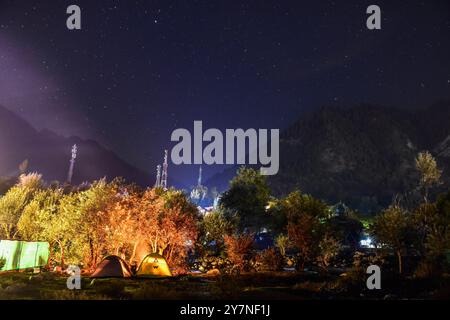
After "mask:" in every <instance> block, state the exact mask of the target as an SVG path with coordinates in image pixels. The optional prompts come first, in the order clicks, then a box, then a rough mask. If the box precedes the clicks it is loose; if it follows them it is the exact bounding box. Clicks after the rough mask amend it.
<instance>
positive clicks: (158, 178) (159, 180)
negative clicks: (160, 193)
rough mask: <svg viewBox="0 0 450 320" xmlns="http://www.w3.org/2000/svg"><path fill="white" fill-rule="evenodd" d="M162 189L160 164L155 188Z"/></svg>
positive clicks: (157, 169) (157, 168)
mask: <svg viewBox="0 0 450 320" xmlns="http://www.w3.org/2000/svg"><path fill="white" fill-rule="evenodd" d="M159 187H161V165H160V164H158V165H157V166H156V183H155V188H159Z"/></svg>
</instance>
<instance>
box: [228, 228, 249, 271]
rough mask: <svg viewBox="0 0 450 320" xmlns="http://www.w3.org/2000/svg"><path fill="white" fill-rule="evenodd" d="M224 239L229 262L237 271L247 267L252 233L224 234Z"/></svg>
mask: <svg viewBox="0 0 450 320" xmlns="http://www.w3.org/2000/svg"><path fill="white" fill-rule="evenodd" d="M224 240H225V247H226V253H227V255H228V259H229V260H230V261H231V263H232V264H233V265H234V266H235V267H236V268H237V269H238V270H239V271H243V270H245V269H247V267H248V261H249V259H250V258H251V253H252V249H253V245H254V241H253V234H240V235H234V236H228V235H226V236H225V237H224Z"/></svg>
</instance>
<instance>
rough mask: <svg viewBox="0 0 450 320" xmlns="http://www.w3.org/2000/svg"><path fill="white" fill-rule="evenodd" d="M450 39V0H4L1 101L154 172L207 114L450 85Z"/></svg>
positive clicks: (397, 95)
mask: <svg viewBox="0 0 450 320" xmlns="http://www.w3.org/2000/svg"><path fill="white" fill-rule="evenodd" d="M318 2H319V3H318ZM70 4H77V5H79V6H80V7H81V9H82V30H81V31H69V30H67V28H66V18H67V15H66V8H67V6H68V5H70ZM370 4H378V5H379V6H380V7H381V10H382V19H383V22H382V30H378V31H370V30H368V29H367V28H366V19H367V14H366V8H367V6H368V5H370ZM449 39H450V2H448V1H445V0H443V1H349V0H346V1H299V0H297V1H262V0H260V1H230V0H228V1H212V0H210V1H206V0H205V1H193V0H189V1H167V0H165V1H131V0H129V1H92V0H91V1H87V0H71V1H44V0H41V1H30V0H26V1H25V0H0V104H1V105H3V106H5V107H7V108H9V109H11V110H13V111H15V112H16V113H18V114H19V115H21V116H22V117H24V118H25V119H27V120H29V121H30V122H31V123H32V124H33V125H34V126H35V127H37V128H49V129H51V130H54V131H56V132H58V133H60V134H63V135H78V136H81V137H84V138H92V139H95V140H97V141H99V142H100V143H102V144H104V145H105V146H107V147H108V148H111V149H113V150H114V151H115V152H116V153H118V154H119V155H120V156H121V157H122V158H124V159H126V160H127V161H128V162H130V163H132V164H133V165H136V166H138V167H140V168H143V169H145V170H146V171H148V172H153V171H154V165H156V163H157V162H160V161H161V159H160V158H161V157H162V150H163V149H164V148H169V147H170V146H171V143H170V134H171V132H172V131H173V130H174V129H175V128H179V127H186V128H188V129H190V128H192V125H193V121H194V120H203V122H204V126H205V127H216V128H222V129H223V128H239V127H241V128H249V127H252V128H285V127H286V126H288V125H289V124H291V123H292V122H293V121H294V120H296V119H297V118H298V117H300V116H301V115H302V113H303V112H305V111H307V110H312V109H314V108H317V107H319V106H321V105H353V104H359V103H364V102H365V103H373V104H382V105H386V106H397V107H401V108H415V107H422V106H427V105H430V104H431V103H433V102H434V101H436V100H438V99H442V98H447V99H448V98H449V97H450V58H449V57H450V41H449ZM196 170H197V169H195V170H194V169H193V170H191V171H192V172H191V173H189V174H192V176H195V174H196ZM210 170H212V169H210ZM207 172H208V170H207ZM210 172H212V171H210Z"/></svg>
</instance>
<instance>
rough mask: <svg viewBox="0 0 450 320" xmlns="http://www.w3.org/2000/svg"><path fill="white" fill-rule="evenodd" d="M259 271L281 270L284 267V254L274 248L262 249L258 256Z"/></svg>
mask: <svg viewBox="0 0 450 320" xmlns="http://www.w3.org/2000/svg"><path fill="white" fill-rule="evenodd" d="M256 263H257V271H280V270H282V269H283V265H284V259H283V256H282V255H281V254H280V253H279V252H277V251H276V250H275V249H274V248H269V249H266V250H264V251H261V252H260V253H258V255H257V256H256Z"/></svg>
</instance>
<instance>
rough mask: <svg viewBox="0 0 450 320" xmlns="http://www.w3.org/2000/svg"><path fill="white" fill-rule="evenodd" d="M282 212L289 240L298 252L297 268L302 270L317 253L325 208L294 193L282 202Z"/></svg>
mask: <svg viewBox="0 0 450 320" xmlns="http://www.w3.org/2000/svg"><path fill="white" fill-rule="evenodd" d="M282 211H283V212H284V215H285V216H286V220H287V233H288V237H289V240H290V242H291V243H292V245H293V247H294V248H296V249H297V250H298V252H299V253H298V255H299V258H300V261H299V265H298V268H300V269H303V268H304V267H305V264H306V263H310V262H312V261H313V260H314V259H315V258H316V257H317V255H318V253H319V243H320V240H321V239H322V235H323V232H324V225H323V223H322V221H324V219H325V218H326V217H327V206H326V205H325V203H323V202H322V201H320V200H317V199H315V198H313V197H312V196H310V195H305V194H302V193H301V192H300V191H294V192H292V193H290V194H289V195H288V196H287V197H286V198H285V199H283V200H282Z"/></svg>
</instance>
